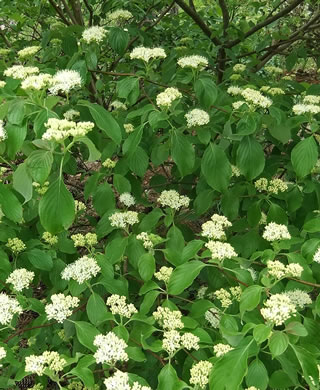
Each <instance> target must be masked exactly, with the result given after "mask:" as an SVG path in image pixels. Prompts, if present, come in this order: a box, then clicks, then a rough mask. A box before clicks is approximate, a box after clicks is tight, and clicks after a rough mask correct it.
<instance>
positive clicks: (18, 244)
mask: <svg viewBox="0 0 320 390" xmlns="http://www.w3.org/2000/svg"><path fill="white" fill-rule="evenodd" d="M6 246H7V247H8V248H9V249H10V250H11V252H13V253H15V254H17V253H20V252H22V251H24V250H25V249H26V246H25V243H24V242H23V241H22V240H20V239H19V238H17V237H15V238H8V242H7V244H6Z"/></svg>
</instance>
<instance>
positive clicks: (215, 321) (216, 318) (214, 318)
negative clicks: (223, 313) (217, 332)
mask: <svg viewBox="0 0 320 390" xmlns="http://www.w3.org/2000/svg"><path fill="white" fill-rule="evenodd" d="M204 318H205V319H206V321H208V322H209V324H210V325H211V326H212V327H213V328H215V329H217V328H219V325H220V319H221V317H220V314H219V313H218V311H213V309H209V310H207V311H206V312H205V314H204Z"/></svg>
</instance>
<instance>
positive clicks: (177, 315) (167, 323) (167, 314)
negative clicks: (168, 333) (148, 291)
mask: <svg viewBox="0 0 320 390" xmlns="http://www.w3.org/2000/svg"><path fill="white" fill-rule="evenodd" d="M152 315H153V317H154V319H155V320H156V321H158V323H159V325H160V326H161V327H162V328H163V329H165V330H174V329H182V328H183V322H182V321H181V317H182V314H181V312H180V311H179V310H170V309H169V308H168V307H161V306H158V308H157V311H154V312H153V313H152Z"/></svg>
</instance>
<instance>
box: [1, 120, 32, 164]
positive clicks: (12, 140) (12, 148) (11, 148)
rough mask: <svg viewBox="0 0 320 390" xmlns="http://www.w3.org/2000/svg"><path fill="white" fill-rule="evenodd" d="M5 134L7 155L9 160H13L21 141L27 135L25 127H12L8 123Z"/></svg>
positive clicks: (21, 143)
mask: <svg viewBox="0 0 320 390" xmlns="http://www.w3.org/2000/svg"><path fill="white" fill-rule="evenodd" d="M6 132H7V135H8V138H7V140H6V143H7V154H8V156H9V157H10V159H12V160H13V159H14V158H15V155H16V153H17V152H19V151H20V149H21V147H22V145H23V141H24V140H25V138H26V135H27V125H26V124H24V125H20V126H17V125H12V124H10V123H8V124H7V125H6Z"/></svg>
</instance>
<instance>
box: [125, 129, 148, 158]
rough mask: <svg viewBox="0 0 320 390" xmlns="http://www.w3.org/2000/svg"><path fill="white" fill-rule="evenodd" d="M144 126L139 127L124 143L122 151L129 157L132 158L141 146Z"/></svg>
mask: <svg viewBox="0 0 320 390" xmlns="http://www.w3.org/2000/svg"><path fill="white" fill-rule="evenodd" d="M143 127H144V125H141V126H138V127H137V128H136V129H135V130H134V132H133V133H131V134H130V135H129V137H128V138H127V139H126V140H125V141H124V143H123V146H122V150H123V153H124V154H126V155H127V156H129V157H130V156H132V155H133V154H134V153H136V148H137V146H138V145H139V144H140V141H141V138H142V133H143Z"/></svg>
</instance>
